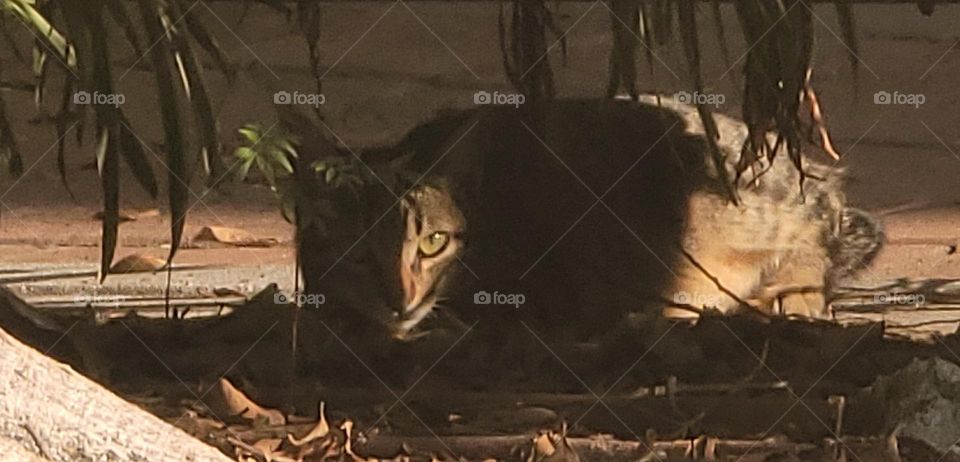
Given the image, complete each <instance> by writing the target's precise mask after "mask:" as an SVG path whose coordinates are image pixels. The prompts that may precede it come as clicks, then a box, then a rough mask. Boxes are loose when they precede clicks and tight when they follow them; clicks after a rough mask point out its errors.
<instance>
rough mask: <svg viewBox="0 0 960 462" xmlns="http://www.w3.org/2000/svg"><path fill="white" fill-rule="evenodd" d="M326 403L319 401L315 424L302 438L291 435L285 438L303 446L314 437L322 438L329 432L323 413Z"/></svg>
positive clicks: (295, 444)
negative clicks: (318, 415) (318, 412)
mask: <svg viewBox="0 0 960 462" xmlns="http://www.w3.org/2000/svg"><path fill="white" fill-rule="evenodd" d="M325 408H326V404H325V403H324V402H323V401H320V417H319V420H318V421H317V424H316V425H314V427H313V428H312V429H310V431H309V432H307V434H306V435H304V436H303V438H299V439H298V438H296V437H294V436H293V435H287V439H288V440H290V443H292V444H293V445H294V446H303V445H305V444H307V443H309V442H311V441H313V440H315V439H318V438H323V437H325V436H327V435H329V434H330V424H329V423H327V416H326V414H325V410H326V409H325Z"/></svg>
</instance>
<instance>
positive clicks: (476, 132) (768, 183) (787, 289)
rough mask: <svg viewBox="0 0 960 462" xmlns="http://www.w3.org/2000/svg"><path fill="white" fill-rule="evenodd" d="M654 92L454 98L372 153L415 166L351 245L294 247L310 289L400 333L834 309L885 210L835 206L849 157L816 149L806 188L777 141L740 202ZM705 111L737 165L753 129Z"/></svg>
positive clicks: (574, 330) (694, 124) (878, 240)
mask: <svg viewBox="0 0 960 462" xmlns="http://www.w3.org/2000/svg"><path fill="white" fill-rule="evenodd" d="M661 102H662V104H663V105H662V106H658V105H657V104H656V102H655V99H654V98H653V97H643V98H641V101H640V102H639V103H636V102H628V101H610V100H564V99H559V100H554V101H550V102H546V103H544V104H543V105H542V106H540V107H536V108H522V109H516V108H513V107H495V106H488V107H482V108H478V109H471V110H463V111H453V112H449V113H446V114H443V115H441V116H439V117H437V118H435V119H434V120H431V121H429V122H428V123H426V124H423V125H421V126H419V127H417V128H415V129H414V130H413V131H412V132H411V133H410V134H409V135H408V136H407V137H406V138H405V139H404V140H402V141H401V142H400V143H398V144H397V145H395V146H391V147H388V148H383V149H379V150H372V151H369V152H367V153H365V154H364V158H365V159H366V160H367V161H368V162H370V163H377V162H385V161H386V160H385V159H392V160H391V161H392V162H401V163H403V165H404V166H405V167H406V168H407V169H409V170H411V171H413V172H415V175H414V177H415V179H412V180H411V181H410V183H411V184H410V185H409V187H408V188H401V189H399V190H397V191H395V192H391V193H390V194H384V191H383V189H382V188H381V187H380V185H374V186H373V187H372V188H373V189H368V190H366V194H368V196H367V197H366V198H365V199H364V201H363V203H364V204H365V205H364V208H369V209H370V210H376V211H375V212H371V213H368V214H366V215H364V217H361V218H358V219H357V220H356V221H355V223H354V225H355V226H354V227H352V228H351V229H353V230H354V231H353V234H352V235H351V234H350V232H346V233H345V235H344V237H346V238H347V241H348V243H349V244H350V245H349V248H346V247H345V246H340V247H336V246H334V247H332V248H325V249H323V250H325V251H326V252H327V255H328V256H326V257H324V258H321V257H320V256H319V255H320V254H321V253H323V252H320V249H319V248H314V249H313V250H315V251H314V252H312V253H311V251H310V249H309V248H308V249H307V250H308V251H307V253H305V254H302V259H303V261H304V269H305V271H304V274H305V276H306V277H305V279H306V283H307V288H308V289H310V290H314V291H321V292H324V293H327V294H332V299H333V300H339V301H340V303H339V305H351V306H353V307H355V308H356V309H358V310H359V311H360V312H361V313H363V314H364V316H365V317H367V318H372V319H375V320H377V321H378V322H379V323H381V324H383V325H386V326H388V328H389V329H390V332H391V335H392V336H393V337H394V338H396V339H411V338H416V337H417V336H418V335H419V334H420V333H421V332H425V331H426V330H427V329H425V325H427V324H430V323H428V322H426V321H427V320H428V319H431V318H435V317H437V316H436V315H437V314H443V315H446V319H448V320H451V321H453V322H456V323H460V324H462V325H467V324H469V323H472V322H474V321H476V320H481V319H491V318H496V319H500V318H503V317H505V316H506V317H512V318H518V319H520V320H522V321H524V322H529V323H532V324H535V325H537V326H540V327H545V328H548V329H550V330H551V331H552V332H553V333H555V334H557V335H561V336H562V335H568V336H571V337H574V338H583V337H589V336H592V335H596V334H601V333H603V332H605V331H608V330H610V329H613V328H615V327H616V326H617V325H618V324H620V323H622V320H623V319H624V316H626V315H627V314H629V313H635V312H646V313H649V312H654V311H658V312H662V314H664V315H665V316H668V317H674V318H695V317H696V316H698V315H699V314H700V313H701V312H702V311H703V310H705V309H713V310H719V311H720V312H723V313H729V312H734V311H738V310H744V309H748V310H757V311H761V312H764V313H767V314H776V313H780V314H784V315H789V316H803V317H814V318H826V317H829V316H830V312H829V294H830V290H831V287H832V286H834V285H835V284H836V283H837V281H838V280H839V279H841V278H843V277H845V276H848V275H850V274H852V273H854V272H856V271H857V270H860V269H862V268H863V267H865V266H866V265H867V264H869V263H870V261H871V260H872V259H873V258H874V257H875V256H876V255H877V253H878V252H879V250H880V249H881V247H882V242H883V231H882V226H881V225H880V224H879V223H878V222H877V221H875V220H874V219H873V218H872V217H870V216H869V214H867V213H865V212H863V211H860V210H857V209H854V208H850V207H847V206H846V205H845V203H844V202H845V200H844V197H843V194H842V182H843V171H842V169H839V168H835V167H834V166H831V165H827V164H823V163H818V162H814V161H809V160H808V161H806V162H805V163H804V165H803V168H804V171H805V172H806V173H807V179H806V181H805V182H804V183H803V188H802V189H801V182H800V176H799V172H798V171H797V170H796V168H795V167H794V166H793V165H792V164H791V163H790V162H789V160H787V159H786V156H785V155H782V154H781V155H779V156H777V158H775V160H774V162H772V163H770V162H766V163H763V164H760V165H758V166H757V168H755V169H749V170H747V171H746V172H744V174H743V175H742V176H740V177H739V180H738V183H737V185H736V191H737V195H738V198H739V204H734V203H732V202H731V200H730V196H729V195H728V194H727V190H726V189H725V188H724V185H723V183H722V182H721V180H720V178H719V175H718V174H717V171H716V169H715V168H714V166H713V164H712V163H711V161H710V160H709V159H708V156H707V155H706V153H707V145H706V140H705V139H704V135H703V133H704V132H703V127H702V123H701V121H700V119H699V116H698V114H697V111H696V109H695V108H693V107H691V106H686V105H683V104H676V103H673V102H672V101H671V100H669V99H667V98H664V99H663V100H662V101H661ZM715 117H716V119H717V124H718V128H719V132H720V134H721V138H720V144H721V148H722V150H723V152H724V154H725V155H726V159H727V160H726V161H727V165H726V166H725V168H726V169H727V170H728V173H729V177H730V178H734V177H735V171H734V165H735V162H736V161H737V160H738V158H739V150H740V147H741V146H742V143H743V140H744V139H745V137H746V133H747V130H746V127H745V125H744V124H743V123H742V122H740V121H737V120H735V119H732V118H729V117H725V116H722V115H716V116H715ZM391 196H393V198H391ZM361 215H362V214H361ZM358 230H365V231H363V232H357V231H358ZM354 238H356V239H354ZM308 240H309V239H308ZM301 241H303V239H301ZM336 255H340V257H339V258H336V257H335V256H336ZM338 267H339V269H338ZM331 268H332V269H331ZM311 275H313V276H311ZM351 292H352V293H353V295H350V296H342V295H337V294H344V293H351Z"/></svg>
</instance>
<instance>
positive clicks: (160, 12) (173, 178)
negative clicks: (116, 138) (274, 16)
mask: <svg viewBox="0 0 960 462" xmlns="http://www.w3.org/2000/svg"><path fill="white" fill-rule="evenodd" d="M138 6H139V9H140V16H141V17H142V20H143V26H144V30H145V31H146V34H147V40H148V41H149V42H150V43H156V49H155V50H153V51H152V52H151V53H150V57H151V59H152V61H153V72H154V79H155V81H156V84H157V94H158V97H159V99H160V103H161V104H160V117H161V121H162V123H163V133H164V145H165V148H166V154H167V169H168V173H169V174H168V180H167V189H168V195H169V205H170V254H169V256H168V257H167V264H168V266H169V265H170V264H171V263H172V262H173V257H174V256H175V255H176V253H177V250H178V249H179V248H180V241H181V240H182V238H183V227H184V220H185V219H186V212H187V198H188V194H189V190H188V189H187V188H188V186H187V184H188V182H189V180H190V175H189V172H190V170H189V167H188V165H187V158H186V154H185V144H186V143H185V140H184V137H183V126H182V120H181V117H180V108H179V106H178V105H177V101H179V99H180V98H179V92H178V91H177V86H176V83H175V81H174V78H173V75H172V73H171V72H170V65H169V62H168V56H170V55H171V53H170V52H171V47H170V43H169V35H168V34H174V33H177V32H176V31H174V30H172V29H170V28H169V27H172V24H173V21H171V20H170V17H169V15H168V14H167V11H166V10H165V9H164V8H163V6H161V5H158V4H157V3H155V2H153V1H151V0H138Z"/></svg>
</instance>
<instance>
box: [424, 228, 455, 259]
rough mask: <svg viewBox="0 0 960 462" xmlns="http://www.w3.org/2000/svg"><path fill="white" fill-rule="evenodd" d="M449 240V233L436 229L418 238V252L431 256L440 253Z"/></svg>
mask: <svg viewBox="0 0 960 462" xmlns="http://www.w3.org/2000/svg"><path fill="white" fill-rule="evenodd" d="M449 242H450V235H448V234H447V233H444V232H441V231H437V232H433V233H430V234H428V235H426V236H423V237H422V238H420V254H422V255H423V256H424V257H432V256H434V255H436V254H438V253H440V252H441V251H442V250H443V249H444V248H445V247H446V246H447V243H449Z"/></svg>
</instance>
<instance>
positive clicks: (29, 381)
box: [0, 329, 230, 462]
mask: <svg viewBox="0 0 960 462" xmlns="http://www.w3.org/2000/svg"><path fill="white" fill-rule="evenodd" d="M21 453H23V455H21ZM7 457H10V458H7ZM0 459H2V460H18V461H35V460H36V461H41V462H42V461H79V460H84V461H86V460H95V461H138V462H142V461H150V462H166V461H169V462H183V461H191V462H208V461H209V462H214V461H216V462H229V461H230V459H229V458H228V457H226V456H225V455H223V454H222V453H220V452H219V451H217V450H216V449H214V448H212V447H210V446H208V445H206V444H204V443H202V442H201V441H199V440H197V439H195V438H193V437H191V436H189V435H187V434H186V433H184V432H183V431H182V430H180V429H178V428H176V427H174V426H172V425H169V424H167V423H165V422H163V421H162V420H160V419H159V418H157V417H155V416H153V415H151V414H149V413H147V412H146V411H144V410H142V409H140V408H138V407H136V406H134V405H133V404H130V403H128V402H126V401H124V400H123V399H121V398H119V397H118V396H116V395H114V394H113V393H111V392H110V391H108V390H107V389H105V388H103V387H101V386H100V385H98V384H96V383H94V382H92V381H91V380H89V379H87V378H86V377H84V376H82V375H80V374H78V373H77V372H76V371H74V370H73V369H71V368H70V367H69V366H66V365H64V364H61V363H58V362H56V361H54V360H52V359H50V358H48V357H46V356H44V355H42V354H41V353H40V352H38V351H36V350H34V349H33V348H31V347H29V346H27V345H24V344H23V343H21V342H20V341H19V340H17V339H16V338H14V337H13V336H11V335H10V334H8V333H7V332H6V331H4V330H2V329H0Z"/></svg>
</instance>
